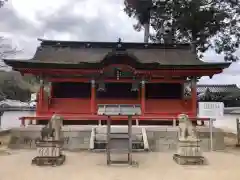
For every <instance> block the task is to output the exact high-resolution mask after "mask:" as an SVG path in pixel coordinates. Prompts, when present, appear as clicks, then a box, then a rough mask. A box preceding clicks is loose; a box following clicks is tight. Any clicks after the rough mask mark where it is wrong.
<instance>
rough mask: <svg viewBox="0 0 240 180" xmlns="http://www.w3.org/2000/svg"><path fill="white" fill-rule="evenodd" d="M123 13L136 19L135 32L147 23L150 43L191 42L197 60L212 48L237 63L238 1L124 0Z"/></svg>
mask: <svg viewBox="0 0 240 180" xmlns="http://www.w3.org/2000/svg"><path fill="white" fill-rule="evenodd" d="M146 4H147V5H146ZM124 11H125V12H126V13H127V14H128V16H129V17H134V18H137V19H138V20H139V23H138V25H135V26H134V27H135V29H136V30H140V29H141V27H142V26H143V25H144V24H145V23H147V22H148V21H149V23H150V26H151V27H152V28H153V30H154V33H152V34H150V39H151V40H152V41H153V42H164V43H191V44H192V45H193V50H194V52H195V53H196V52H200V57H202V54H201V53H203V52H205V51H206V50H208V49H209V48H213V49H215V51H216V53H218V54H220V53H224V55H225V60H226V61H236V60H238V57H237V56H236V55H234V52H235V51H236V50H237V49H238V48H239V43H240V5H239V2H238V0H125V9H124Z"/></svg>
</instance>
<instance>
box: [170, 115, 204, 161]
mask: <svg viewBox="0 0 240 180" xmlns="http://www.w3.org/2000/svg"><path fill="white" fill-rule="evenodd" d="M178 120H179V137H178V147H177V153H176V154H174V155H173V159H174V160H175V161H176V162H177V163H178V164H181V165H190V164H203V163H204V157H203V156H202V152H201V148H200V141H201V140H200V139H199V138H197V136H196V130H195V128H194V127H193V125H192V123H191V121H190V120H189V118H188V116H187V115H185V114H180V115H179V116H178Z"/></svg>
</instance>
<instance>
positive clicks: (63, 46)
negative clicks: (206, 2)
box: [33, 40, 208, 65]
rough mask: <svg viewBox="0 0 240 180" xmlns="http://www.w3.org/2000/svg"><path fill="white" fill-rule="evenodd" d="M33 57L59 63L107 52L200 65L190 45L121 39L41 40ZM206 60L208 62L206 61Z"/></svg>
mask: <svg viewBox="0 0 240 180" xmlns="http://www.w3.org/2000/svg"><path fill="white" fill-rule="evenodd" d="M41 41H42V43H41V45H40V47H38V48H37V51H36V54H35V56H34V57H33V60H38V61H44V62H56V61H57V62H62V63H69V62H70V63H76V64H78V63H97V62H100V61H102V60H103V59H105V58H107V57H108V56H109V55H111V56H114V57H115V56H123V55H125V56H128V57H132V58H134V59H135V60H137V61H138V62H140V63H159V64H162V65H168V64H173V65H196V64H199V65H202V64H206V63H205V62H203V61H201V60H199V59H198V58H197V57H196V56H195V55H194V54H193V53H191V51H190V45H188V44H178V45H166V44H145V43H122V42H72V41H51V40H41ZM207 64H208V63H207Z"/></svg>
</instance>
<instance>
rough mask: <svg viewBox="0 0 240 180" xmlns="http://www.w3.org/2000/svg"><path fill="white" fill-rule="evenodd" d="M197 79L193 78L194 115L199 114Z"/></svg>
mask: <svg viewBox="0 0 240 180" xmlns="http://www.w3.org/2000/svg"><path fill="white" fill-rule="evenodd" d="M196 84H197V81H196V78H193V79H192V81H191V92H192V112H193V115H194V116H197V86H196Z"/></svg>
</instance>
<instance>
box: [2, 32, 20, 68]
mask: <svg viewBox="0 0 240 180" xmlns="http://www.w3.org/2000/svg"><path fill="white" fill-rule="evenodd" d="M17 52H18V50H17V48H16V47H13V46H12V44H11V43H9V42H8V39H6V38H4V37H0V60H2V59H4V58H6V57H8V56H11V55H15V54H16V53H17ZM0 67H7V66H6V65H5V64H4V63H3V62H1V64H0Z"/></svg>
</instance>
